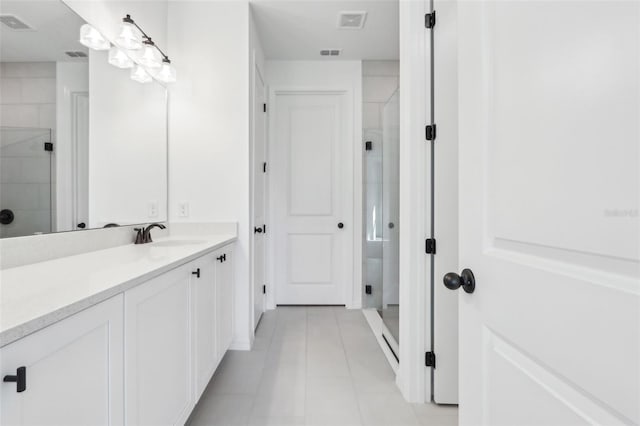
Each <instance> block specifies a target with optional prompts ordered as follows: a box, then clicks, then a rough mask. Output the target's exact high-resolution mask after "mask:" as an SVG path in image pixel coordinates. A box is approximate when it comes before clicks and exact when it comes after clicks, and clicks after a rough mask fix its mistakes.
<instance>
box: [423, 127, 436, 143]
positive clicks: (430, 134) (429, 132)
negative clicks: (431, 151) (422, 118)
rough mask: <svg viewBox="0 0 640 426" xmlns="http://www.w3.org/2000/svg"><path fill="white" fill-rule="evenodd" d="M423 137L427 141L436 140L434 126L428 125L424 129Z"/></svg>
mask: <svg viewBox="0 0 640 426" xmlns="http://www.w3.org/2000/svg"><path fill="white" fill-rule="evenodd" d="M425 137H426V138H427V140H428V141H434V140H436V125H435V124H430V125H428V126H427V127H426V128H425Z"/></svg>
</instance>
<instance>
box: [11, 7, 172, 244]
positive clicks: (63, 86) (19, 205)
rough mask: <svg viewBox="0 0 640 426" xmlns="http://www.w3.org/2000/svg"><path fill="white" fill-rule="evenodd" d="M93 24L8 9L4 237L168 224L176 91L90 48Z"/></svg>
mask: <svg viewBox="0 0 640 426" xmlns="http://www.w3.org/2000/svg"><path fill="white" fill-rule="evenodd" d="M85 23H86V22H85V21H84V20H83V19H82V18H81V17H79V16H78V15H76V14H75V13H74V12H73V11H72V10H71V9H69V8H68V7H67V6H66V5H65V4H64V3H62V2H59V1H19V0H14V1H2V3H1V4H0V82H1V88H0V108H1V110H0V238H7V237H18V236H26V235H34V234H42V233H49V232H60V231H71V230H83V229H90V228H101V227H105V226H106V227H108V226H119V225H129V224H136V223H144V222H151V221H153V222H158V221H164V220H166V217H167V124H166V120H167V114H166V111H167V106H166V90H165V88H164V87H163V86H162V85H160V84H158V83H157V82H155V81H150V82H148V83H140V82H138V81H134V80H132V78H131V77H130V73H131V70H129V69H120V68H116V67H114V66H112V65H110V64H109V61H108V57H107V56H108V53H107V52H106V51H93V50H92V51H90V50H89V49H87V48H86V47H85V46H83V45H82V44H80V43H79V41H78V38H79V31H80V27H81V26H82V25H83V24H85Z"/></svg>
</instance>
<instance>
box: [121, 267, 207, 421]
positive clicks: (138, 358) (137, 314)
mask: <svg viewBox="0 0 640 426" xmlns="http://www.w3.org/2000/svg"><path fill="white" fill-rule="evenodd" d="M191 268H192V266H191V264H187V265H183V266H180V267H178V268H177V269H174V270H172V271H169V272H167V273H166V274H163V275H160V276H159V277H157V278H154V279H152V280H151V281H148V282H146V283H144V284H141V285H139V286H137V287H134V288H133V289H131V290H129V291H127V292H125V294H124V306H125V309H124V313H125V332H124V333H125V354H124V362H125V387H126V390H127V391H126V407H127V409H126V424H127V425H174V424H183V423H184V422H185V421H186V420H187V418H188V416H189V413H190V412H191V409H192V408H193V404H194V402H193V400H194V399H193V392H192V390H193V386H192V383H193V382H192V374H191V303H192V302H191V294H190V293H191V290H190V285H191V284H190V283H191Z"/></svg>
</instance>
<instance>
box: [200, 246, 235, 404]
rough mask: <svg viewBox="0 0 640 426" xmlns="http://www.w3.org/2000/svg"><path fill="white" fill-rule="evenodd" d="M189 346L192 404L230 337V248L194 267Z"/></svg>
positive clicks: (210, 374) (231, 283) (204, 386)
mask: <svg viewBox="0 0 640 426" xmlns="http://www.w3.org/2000/svg"><path fill="white" fill-rule="evenodd" d="M194 266H195V267H196V269H195V271H196V272H197V273H196V274H193V275H192V295H193V300H194V303H193V307H194V309H193V318H194V321H193V335H194V339H193V346H194V351H193V353H194V369H195V371H196V383H195V393H196V401H197V400H198V399H199V398H200V396H201V395H202V392H204V389H205V388H206V386H207V384H208V383H209V380H211V377H212V376H213V373H214V372H215V370H216V368H217V367H218V364H219V363H220V361H221V360H222V357H223V356H224V354H225V353H226V351H227V350H228V349H229V346H230V345H231V339H232V337H233V316H232V312H233V311H232V305H233V251H232V248H231V246H227V247H223V248H222V249H220V250H218V251H216V252H214V253H212V254H211V255H209V256H205V257H204V258H202V260H201V261H199V262H196V263H195V264H194Z"/></svg>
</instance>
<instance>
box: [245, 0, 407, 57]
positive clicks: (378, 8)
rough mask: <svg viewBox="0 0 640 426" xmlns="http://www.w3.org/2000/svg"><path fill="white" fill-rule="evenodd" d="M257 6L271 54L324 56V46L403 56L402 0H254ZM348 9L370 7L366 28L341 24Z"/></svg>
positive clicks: (349, 53)
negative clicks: (401, 47)
mask: <svg viewBox="0 0 640 426" xmlns="http://www.w3.org/2000/svg"><path fill="white" fill-rule="evenodd" d="M251 8H252V11H253V16H254V19H255V22H256V26H257V28H258V34H259V36H260V40H261V42H262V46H263V48H264V50H265V56H266V57H267V59H298V60H303V59H307V60H308V59H324V58H323V57H321V56H320V50H321V49H342V54H341V55H340V56H339V57H338V59H351V60H354V59H369V60H373V59H378V60H385V59H386V60H393V59H398V57H399V46H398V44H399V23H398V0H365V1H362V0H361V1H350V0H342V1H341V0H324V1H322V0H251ZM342 11H366V12H367V19H366V22H365V26H364V28H363V29H362V30H346V29H338V26H337V24H338V14H339V13H340V12H342ZM330 58H331V59H336V58H334V57H330Z"/></svg>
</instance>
